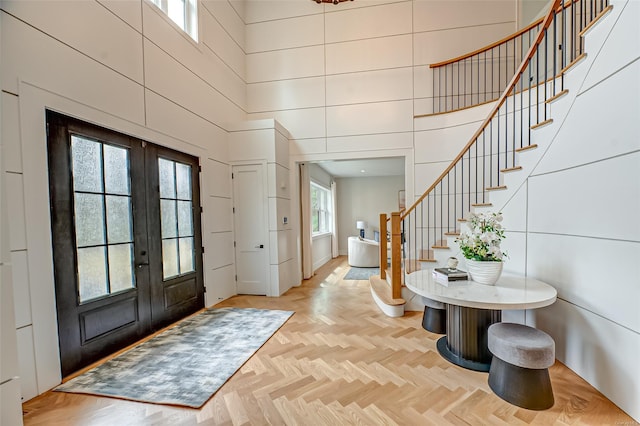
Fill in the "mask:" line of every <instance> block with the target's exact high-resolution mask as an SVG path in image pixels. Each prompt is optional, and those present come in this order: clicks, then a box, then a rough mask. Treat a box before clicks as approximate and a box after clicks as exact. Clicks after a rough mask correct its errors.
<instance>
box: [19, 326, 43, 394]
mask: <svg viewBox="0 0 640 426" xmlns="http://www.w3.org/2000/svg"><path fill="white" fill-rule="evenodd" d="M32 328H33V327H31V326H29V327H23V328H20V329H18V330H16V334H17V336H18V354H20V358H19V360H18V361H19V363H20V388H21V394H22V400H23V401H28V400H30V399H31V398H33V397H35V396H37V395H38V382H37V378H36V361H35V357H34V351H33V334H32Z"/></svg>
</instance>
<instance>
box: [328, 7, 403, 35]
mask: <svg viewBox="0 0 640 426" xmlns="http://www.w3.org/2000/svg"><path fill="white" fill-rule="evenodd" d="M411 12H412V2H403V3H392V4H386V5H380V6H375V7H366V8H361V9H352V10H344V11H342V10H340V11H338V10H336V11H335V13H327V14H326V15H325V28H326V36H325V42H326V43H335V42H341V41H350V40H360V39H365V38H373V37H386V36H391V35H399V34H409V33H411V26H412V23H411Z"/></svg>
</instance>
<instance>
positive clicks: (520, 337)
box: [487, 322, 556, 410]
mask: <svg viewBox="0 0 640 426" xmlns="http://www.w3.org/2000/svg"><path fill="white" fill-rule="evenodd" d="M487 339H488V346H489V351H491V353H492V354H493V358H492V360H491V368H490V370H489V387H491V390H493V392H495V394H496V395H498V396H499V397H500V398H502V399H504V400H505V401H507V402H510V403H511V404H513V405H517V406H518V407H522V408H527V409H529V410H545V409H547V408H551V407H552V406H553V402H554V401H553V390H552V389H551V380H549V370H548V368H549V367H551V366H552V365H553V363H554V362H555V360H556V354H555V348H556V345H555V342H554V341H553V339H552V338H551V336H549V335H548V334H547V333H545V332H544V331H542V330H538V329H536V328H533V327H529V326H526V325H522V324H513V323H507V322H499V323H495V324H492V325H491V326H490V327H489V331H488V334H487Z"/></svg>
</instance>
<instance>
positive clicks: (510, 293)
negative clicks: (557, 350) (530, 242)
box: [405, 269, 558, 371]
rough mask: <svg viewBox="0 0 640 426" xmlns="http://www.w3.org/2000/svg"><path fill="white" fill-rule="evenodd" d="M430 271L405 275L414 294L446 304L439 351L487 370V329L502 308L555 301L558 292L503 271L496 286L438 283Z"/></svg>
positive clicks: (463, 363) (459, 362)
mask: <svg viewBox="0 0 640 426" xmlns="http://www.w3.org/2000/svg"><path fill="white" fill-rule="evenodd" d="M432 273H433V270H432V269H426V270H420V271H416V272H414V273H412V274H409V275H407V276H406V277H405V285H406V286H407V288H409V290H411V291H413V292H414V293H416V294H418V295H420V296H423V297H427V298H429V299H433V300H437V301H439V302H443V303H446V306H447V334H446V335H445V336H444V337H442V338H440V339H439V340H438V342H437V348H438V352H440V354H441V355H442V356H443V357H444V358H445V359H447V360H449V361H450V362H452V363H454V364H456V365H459V366H461V367H465V368H468V369H470V370H476V371H489V367H490V365H491V357H492V355H491V352H489V348H488V347H487V330H488V328H489V326H490V325H491V324H493V323H496V322H500V321H501V320H502V311H503V310H509V309H535V308H542V307H544V306H548V305H551V304H552V303H553V302H555V301H556V297H557V294H558V293H557V291H556V289H555V288H553V287H551V286H550V285H549V284H546V283H544V282H542V281H538V280H535V279H533V278H529V277H523V276H518V275H512V274H507V273H503V274H502V276H501V277H500V279H499V280H498V282H496V284H495V285H492V286H491V285H484V284H478V283H476V282H473V281H453V282H450V283H449V286H444V285H442V284H439V283H437V282H436V281H435V280H434V278H433V275H432Z"/></svg>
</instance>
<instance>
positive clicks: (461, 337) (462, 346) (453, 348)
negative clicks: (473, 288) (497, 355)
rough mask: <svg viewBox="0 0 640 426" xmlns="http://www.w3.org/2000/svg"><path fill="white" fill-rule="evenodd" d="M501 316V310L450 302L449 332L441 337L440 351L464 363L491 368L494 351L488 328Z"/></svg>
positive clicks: (466, 365)
mask: <svg viewBox="0 0 640 426" xmlns="http://www.w3.org/2000/svg"><path fill="white" fill-rule="evenodd" d="M501 320H502V311H499V310H492V309H476V308H467V307H464V306H457V305H450V304H449V305H447V335H446V336H445V337H442V338H440V339H439V340H438V343H437V348H438V352H439V353H440V355H442V356H443V357H444V358H445V359H446V360H448V361H449V362H452V363H453V364H456V365H459V366H460V367H464V368H467V369H469V370H475V371H484V372H488V371H489V367H490V366H491V358H492V355H491V352H490V351H489V348H488V346H487V330H488V329H489V326H490V325H491V324H493V323H496V322H500V321H501Z"/></svg>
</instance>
